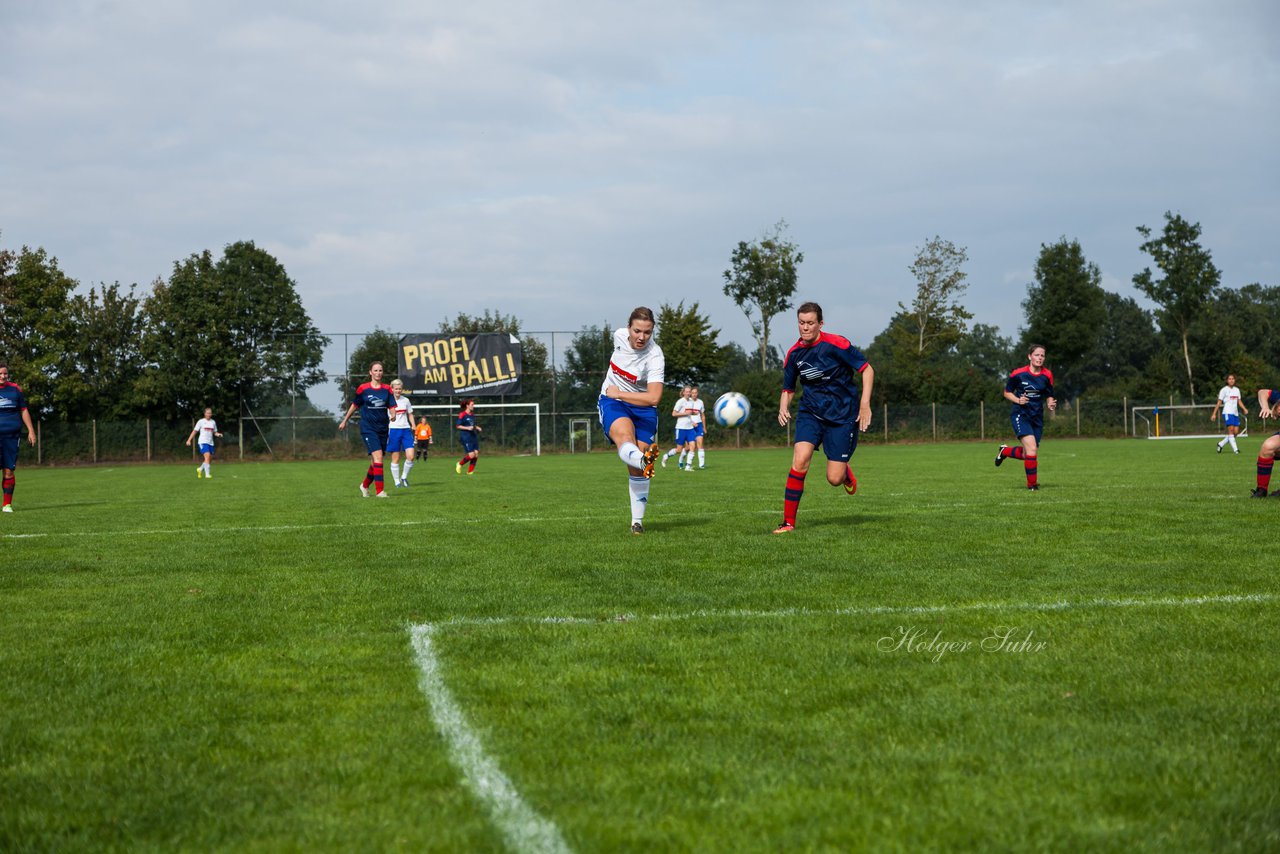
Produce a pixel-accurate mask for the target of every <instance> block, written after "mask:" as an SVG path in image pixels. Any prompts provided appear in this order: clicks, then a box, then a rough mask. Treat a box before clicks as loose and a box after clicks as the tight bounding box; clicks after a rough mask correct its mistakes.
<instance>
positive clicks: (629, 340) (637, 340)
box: [597, 306, 666, 534]
mask: <svg viewBox="0 0 1280 854" xmlns="http://www.w3.org/2000/svg"><path fill="white" fill-rule="evenodd" d="M653 327H654V319H653V311H652V310H650V309H648V308H645V307H643V306H641V307H639V308H637V309H635V310H634V311H632V312H631V317H629V318H627V325H626V327H625V328H623V329H619V330H617V331H615V332H614V333H613V356H612V357H611V358H610V359H609V370H608V371H607V372H606V373H605V377H604V385H602V386H601V387H600V400H599V402H598V403H597V408H598V409H599V413H600V424H601V426H603V427H604V434H605V435H606V436H608V437H609V441H610V442H612V443H613V444H614V445H616V446H617V448H618V456H619V457H620V458H621V459H622V461H623V462H624V463H626V464H627V470H628V472H630V475H631V477H630V481H629V487H630V491H631V533H633V534H643V533H644V510H645V506H646V505H647V504H648V502H649V478H651V477H653V464H654V463H655V462H657V460H658V454H659V453H660V450H659V448H658V401H659V400H660V399H661V398H662V383H663V380H664V379H665V372H666V360H665V359H664V358H663V356H662V348H660V347H659V346H658V344H657V342H655V341H654V340H653Z"/></svg>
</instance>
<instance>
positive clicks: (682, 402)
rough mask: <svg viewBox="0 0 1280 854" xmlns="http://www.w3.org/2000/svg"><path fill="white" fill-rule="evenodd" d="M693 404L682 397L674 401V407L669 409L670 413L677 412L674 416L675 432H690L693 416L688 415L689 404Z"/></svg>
mask: <svg viewBox="0 0 1280 854" xmlns="http://www.w3.org/2000/svg"><path fill="white" fill-rule="evenodd" d="M691 403H693V401H691V400H690V399H689V398H687V397H682V398H680V399H679V400H677V401H676V405H675V406H673V407H672V408H671V411H672V412H678V413H680V414H679V415H677V416H676V429H677V430H692V429H693V416H691V415H690V414H689V404H691Z"/></svg>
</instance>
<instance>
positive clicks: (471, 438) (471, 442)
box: [458, 430, 480, 454]
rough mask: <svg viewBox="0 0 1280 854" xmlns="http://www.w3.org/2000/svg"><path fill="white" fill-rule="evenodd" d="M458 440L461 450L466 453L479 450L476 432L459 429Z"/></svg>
mask: <svg viewBox="0 0 1280 854" xmlns="http://www.w3.org/2000/svg"><path fill="white" fill-rule="evenodd" d="M458 441H459V442H461V443H462V450H464V451H466V452H467V453H468V454H470V453H472V452H473V451H479V450H480V440H479V439H477V438H476V434H475V432H474V431H471V430H459V431H458Z"/></svg>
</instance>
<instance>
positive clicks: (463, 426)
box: [453, 398, 481, 474]
mask: <svg viewBox="0 0 1280 854" xmlns="http://www.w3.org/2000/svg"><path fill="white" fill-rule="evenodd" d="M480 433H481V430H480V425H479V424H477V423H476V402H475V401H474V400H472V399H471V398H467V399H466V400H464V401H462V411H461V412H459V413H458V441H459V442H461V443H462V459H460V460H458V464H457V465H456V466H454V467H453V470H454V471H455V472H457V473H458V474H462V466H463V465H464V464H465V465H466V466H467V474H475V473H476V460H477V459H479V457H480Z"/></svg>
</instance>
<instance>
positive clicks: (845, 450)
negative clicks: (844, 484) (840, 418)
mask: <svg viewBox="0 0 1280 854" xmlns="http://www.w3.org/2000/svg"><path fill="white" fill-rule="evenodd" d="M796 442H808V443H809V444H811V445H813V446H814V448H822V452H823V453H824V454H826V455H827V459H828V460H834V461H835V462H840V463H847V462H849V458H850V457H852V456H853V452H854V451H856V450H857V449H858V422H857V421H854V422H852V423H849V424H829V423H827V422H824V421H819V420H818V419H817V418H816V417H815V416H813V415H810V414H809V413H808V412H805V411H804V410H803V409H802V410H800V414H799V415H797V416H796Z"/></svg>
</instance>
